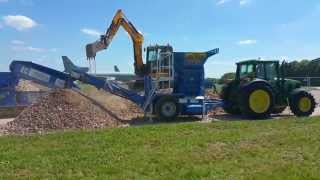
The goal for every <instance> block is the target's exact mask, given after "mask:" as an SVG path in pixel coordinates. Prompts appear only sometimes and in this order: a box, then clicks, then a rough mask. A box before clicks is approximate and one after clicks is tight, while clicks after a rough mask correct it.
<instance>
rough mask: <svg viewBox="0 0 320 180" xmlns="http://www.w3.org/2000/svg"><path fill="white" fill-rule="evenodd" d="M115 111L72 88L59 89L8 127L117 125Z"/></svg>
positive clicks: (18, 130)
mask: <svg viewBox="0 0 320 180" xmlns="http://www.w3.org/2000/svg"><path fill="white" fill-rule="evenodd" d="M121 124H122V123H121V120H120V119H119V118H118V117H117V116H116V115H115V114H113V113H112V112H110V111H108V110H107V109H105V108H104V107H103V106H100V105H99V104H98V103H95V102H94V101H92V100H91V99H89V98H86V97H85V96H83V95H81V94H79V93H77V92H74V91H72V90H58V91H54V92H51V93H50V94H48V95H47V96H44V97H43V98H41V99H39V100H38V101H37V102H36V103H35V104H33V105H32V106H30V107H28V108H26V109H25V110H24V111H23V112H22V113H21V114H20V115H19V116H18V117H16V118H15V120H14V121H12V122H9V123H8V124H7V126H6V127H5V132H6V133H7V134H28V133H45V132H50V131H53V130H65V129H94V128H102V127H118V126H119V125H121Z"/></svg>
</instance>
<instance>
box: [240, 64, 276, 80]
mask: <svg viewBox="0 0 320 180" xmlns="http://www.w3.org/2000/svg"><path fill="white" fill-rule="evenodd" d="M256 78H257V79H263V80H266V81H275V80H279V79H280V78H281V76H280V68H279V61H258V60H248V61H242V62H239V63H237V73H236V80H239V81H241V80H246V79H247V80H253V79H256Z"/></svg>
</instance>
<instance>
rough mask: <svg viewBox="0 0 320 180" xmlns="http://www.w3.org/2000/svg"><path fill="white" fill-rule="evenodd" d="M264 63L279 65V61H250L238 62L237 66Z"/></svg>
mask: <svg viewBox="0 0 320 180" xmlns="http://www.w3.org/2000/svg"><path fill="white" fill-rule="evenodd" d="M264 63H266V64H267V63H279V61H277V60H267V61H266V60H263V61H262V60H256V59H252V60H246V61H240V62H238V63H237V64H264Z"/></svg>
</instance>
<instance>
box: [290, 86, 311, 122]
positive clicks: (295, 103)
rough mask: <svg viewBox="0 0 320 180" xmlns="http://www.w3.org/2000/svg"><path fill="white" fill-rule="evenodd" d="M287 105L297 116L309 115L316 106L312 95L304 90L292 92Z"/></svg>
mask: <svg viewBox="0 0 320 180" xmlns="http://www.w3.org/2000/svg"><path fill="white" fill-rule="evenodd" d="M289 105H290V109H291V111H292V112H293V113H294V115H296V116H298V117H303V116H310V115H311V114H312V113H313V112H314V109H315V107H316V102H315V100H314V97H313V96H312V95H311V94H310V93H308V92H306V91H298V92H296V93H293V94H292V95H291V97H290V99H289Z"/></svg>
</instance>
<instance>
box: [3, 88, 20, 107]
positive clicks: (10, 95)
mask: <svg viewBox="0 0 320 180" xmlns="http://www.w3.org/2000/svg"><path fill="white" fill-rule="evenodd" d="M16 105H17V103H16V95H15V91H12V90H0V106H1V107H14V106H16Z"/></svg>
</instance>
